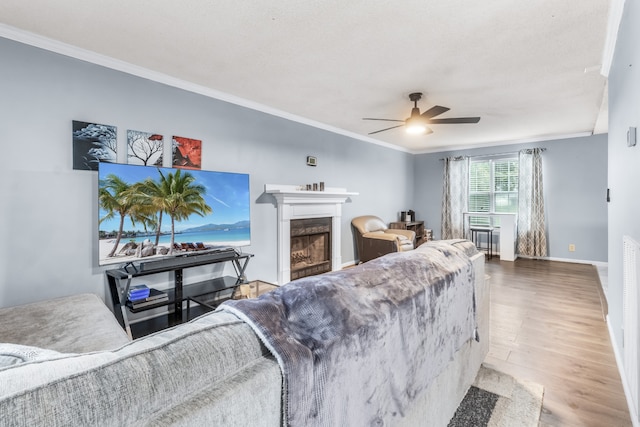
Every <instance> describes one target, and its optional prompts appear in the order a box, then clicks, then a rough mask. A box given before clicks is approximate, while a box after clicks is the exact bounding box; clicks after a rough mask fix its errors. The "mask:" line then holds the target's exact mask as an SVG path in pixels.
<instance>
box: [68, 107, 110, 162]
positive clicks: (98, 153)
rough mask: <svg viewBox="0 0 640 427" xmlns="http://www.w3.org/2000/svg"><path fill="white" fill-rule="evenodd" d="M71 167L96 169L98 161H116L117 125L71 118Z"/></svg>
mask: <svg viewBox="0 0 640 427" xmlns="http://www.w3.org/2000/svg"><path fill="white" fill-rule="evenodd" d="M72 126H73V168H74V169H79V170H94V171H97V170H98V163H100V162H108V163H116V161H117V160H116V154H117V127H115V126H109V125H102V124H98V123H88V122H81V121H76V120H73V124H72Z"/></svg>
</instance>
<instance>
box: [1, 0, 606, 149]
mask: <svg viewBox="0 0 640 427" xmlns="http://www.w3.org/2000/svg"><path fill="white" fill-rule="evenodd" d="M609 4H610V0H562V1H558V0H531V1H513V0H491V1H485V2H479V1H477V0H446V1H444V0H440V1H436V0H402V1H399V0H396V1H391V0H369V1H365V0H350V1H345V0H316V1H311V0H308V1H301V0H297V1H293V0H260V1H258V0H254V1H239V0H216V1H212V0H188V1H183V2H177V1H171V0H146V1H142V0H105V1H99V2H97V1H86V0H59V1H51V0H27V1H26V0H2V2H0V22H1V23H2V24H4V25H2V26H1V27H0V36H4V37H8V38H13V39H17V40H20V41H26V42H29V43H31V44H35V45H40V46H41V47H45V48H50V49H51V50H57V51H60V52H62V53H65V54H70V55H72V56H76V57H80V58H82V59H88V60H92V59H93V60H95V61H94V62H101V63H102V64H103V65H108V66H113V67H114V68H120V69H124V70H126V71H129V72H132V73H134V74H138V75H142V76H144V77H147V78H153V79H156V80H159V81H164V82H168V83H170V84H176V85H178V86H183V87H186V88H189V89H191V90H196V91H200V92H202V93H205V94H209V95H213V96H216V97H220V98H222V99H225V100H231V101H232V102H236V103H239V104H241V105H247V106H251V107H253V108H257V109H261V110H264V111H268V112H270V113H275V114H278V115H282V116H285V117H289V118H291V117H293V118H294V119H297V120H300V121H302V122H305V123H311V124H314V125H316V126H319V127H324V128H328V129H332V130H336V129H337V130H339V132H343V133H346V134H348V135H351V136H356V137H360V138H362V139H364V140H367V141H371V142H375V143H380V144H383V145H390V146H393V147H394V148H398V149H402V150H406V151H409V152H429V151H443V150H446V149H451V148H461V147H473V146H484V145H495V144H499V143H508V142H520V141H527V140H536V139H552V138H560V137H566V136H573V135H578V134H591V133H593V132H594V129H595V133H601V132H606V114H607V111H606V89H605V88H606V79H605V77H603V76H602V75H601V74H600V66H601V63H602V61H603V59H602V58H603V50H604V48H605V38H606V32H607V17H608V9H609ZM67 45H71V46H73V48H69V46H67ZM76 47H77V48H79V49H75V48H76ZM94 53H95V54H98V55H95V56H93V55H94ZM111 59H113V60H116V61H113V62H110V61H111ZM123 64H124V65H123ZM411 92H423V93H424V97H423V99H422V100H421V101H420V102H419V103H418V107H419V108H420V110H421V111H422V112H423V111H425V110H427V109H428V108H430V107H431V106H433V105H442V106H446V107H449V108H450V109H451V110H450V111H448V112H447V113H444V114H442V115H441V116H438V118H446V117H465V116H480V117H481V118H482V119H481V121H480V122H479V123H478V124H456V125H442V124H441V125H433V126H432V129H433V130H434V133H432V134H430V135H422V136H410V135H406V134H405V133H404V131H403V130H402V128H398V129H394V130H390V131H388V132H382V133H379V134H376V135H372V136H367V134H368V133H369V132H373V131H375V130H378V129H382V128H385V127H389V126H392V125H393V123H389V124H387V123H385V122H372V121H363V120H362V118H363V117H382V118H394V119H405V118H407V117H408V116H409V113H410V111H411V107H412V103H411V102H410V101H409V98H408V95H409V93H411ZM603 101H604V102H603ZM599 118H600V120H599V121H598V119H599ZM597 123H598V125H596V124H597ZM374 138H375V139H374Z"/></svg>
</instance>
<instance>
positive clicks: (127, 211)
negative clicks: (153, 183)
mask: <svg viewBox="0 0 640 427" xmlns="http://www.w3.org/2000/svg"><path fill="white" fill-rule="evenodd" d="M136 194H137V189H136V186H135V185H130V184H128V183H127V182H125V181H123V180H122V179H121V178H120V177H118V176H117V175H114V174H109V175H108V176H107V177H106V178H105V179H104V180H103V181H100V189H99V191H98V199H99V201H100V206H101V207H102V209H104V210H105V211H106V212H107V214H106V215H105V216H104V217H102V218H100V222H102V221H105V220H108V219H113V218H115V217H116V216H120V222H119V225H118V233H117V236H116V241H115V244H114V245H113V249H111V252H110V253H109V255H107V256H108V257H112V256H114V255H115V253H116V250H117V249H118V245H119V244H120V240H121V239H122V233H123V230H124V221H125V218H127V217H130V218H131V224H132V225H135V224H136V222H138V223H142V224H143V225H144V226H145V228H146V227H147V226H148V225H149V224H152V223H153V218H151V217H149V215H148V214H147V212H146V209H145V207H144V206H143V205H141V204H140V203H139V202H138V199H137V197H136Z"/></svg>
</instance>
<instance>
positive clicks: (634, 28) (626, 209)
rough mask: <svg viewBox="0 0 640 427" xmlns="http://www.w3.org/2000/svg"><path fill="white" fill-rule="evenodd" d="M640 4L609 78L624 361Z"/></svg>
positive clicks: (635, 214)
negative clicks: (625, 243) (625, 245)
mask: <svg viewBox="0 0 640 427" xmlns="http://www.w3.org/2000/svg"><path fill="white" fill-rule="evenodd" d="M639 19H640V2H637V1H627V2H626V3H625V11H624V15H623V18H622V22H621V25H620V30H619V33H618V41H617V44H616V48H615V54H614V58H613V64H612V67H611V71H610V73H609V187H610V188H611V203H609V277H608V280H609V290H608V302H609V322H610V328H611V330H612V331H613V333H614V336H615V342H616V344H617V347H618V349H617V350H618V353H619V354H620V355H622V336H623V333H622V307H623V304H622V289H623V288H622V278H623V275H622V236H623V235H628V236H630V237H632V238H633V239H635V240H636V241H638V242H640V220H639V218H640V191H639V190H638V186H639V183H640V144H639V145H636V146H635V147H627V130H628V129H629V127H631V126H633V127H640V49H639V48H638V40H640V28H639V27H638V25H637V22H638V20H639Z"/></svg>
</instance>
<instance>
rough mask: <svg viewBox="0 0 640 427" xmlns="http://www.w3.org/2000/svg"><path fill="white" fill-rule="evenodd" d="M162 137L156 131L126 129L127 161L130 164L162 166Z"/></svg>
mask: <svg viewBox="0 0 640 427" xmlns="http://www.w3.org/2000/svg"><path fill="white" fill-rule="evenodd" d="M163 149H164V137H163V136H162V135H158V134H157V133H150V132H141V131H138V130H127V161H128V163H129V164H132V165H143V166H162V150H163Z"/></svg>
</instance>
